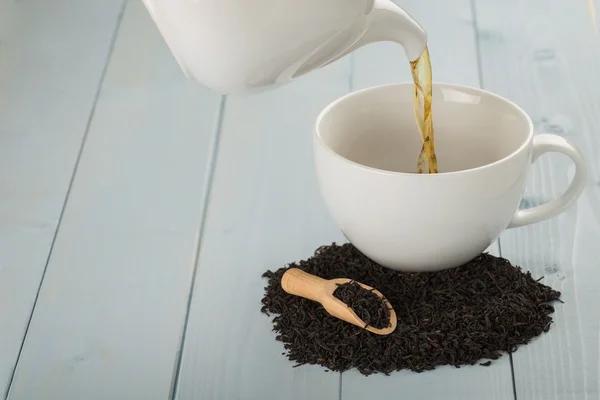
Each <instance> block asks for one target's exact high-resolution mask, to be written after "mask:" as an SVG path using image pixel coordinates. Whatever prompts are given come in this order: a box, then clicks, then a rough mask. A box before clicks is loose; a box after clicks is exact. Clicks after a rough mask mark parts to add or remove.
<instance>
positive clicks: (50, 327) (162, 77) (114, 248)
mask: <svg viewBox="0 0 600 400" xmlns="http://www.w3.org/2000/svg"><path fill="white" fill-rule="evenodd" d="M39 3H40V4H41V2H39ZM75 3H76V2H73V6H72V7H75V6H74V4H75ZM23 4H24V3H23ZM40 4H38V5H37V7H41V6H40ZM94 4H95V6H94V7H92V5H91V2H90V3H89V4H87V5H86V7H91V10H92V11H94V10H95V11H94V12H92V11H90V17H91V15H93V16H94V18H97V17H98V13H99V12H100V10H103V9H104V7H107V6H106V5H104V4H105V3H104V2H95V3H94ZM101 4H102V5H101ZM84 10H87V9H86V8H85V7H84V5H81V6H78V7H76V8H71V11H70V12H71V13H73V15H70V14H67V15H64V16H63V21H62V27H61V28H60V29H61V31H63V30H64V29H66V28H65V25H67V23H66V22H65V21H68V20H69V18H75V19H77V21H78V24H81V25H82V26H84V25H86V24H101V23H103V22H102V21H96V20H95V19H93V20H92V18H88V19H89V20H87V19H81V17H82V16H84V15H87V11H85V13H84ZM103 12H106V11H103ZM52 15H54V14H53V13H51V12H48V13H46V14H43V16H44V17H45V18H48V19H51V16H52ZM41 17H42V15H40V18H41ZM39 22H40V23H46V22H45V21H44V20H42V19H40V20H39ZM28 29H31V30H35V24H32V25H31V26H30V27H29V28H28ZM56 29H59V28H58V27H57V28H56ZM71 36H77V31H76V30H74V31H73V32H71ZM79 40H81V41H82V42H85V43H86V44H87V45H88V46H89V45H90V38H87V37H82V38H80V39H79ZM37 41H38V42H40V41H41V42H43V39H40V38H37ZM92 43H93V42H92ZM44 51H47V50H44ZM72 55H73V57H75V56H77V54H72ZM27 56H28V57H33V55H32V54H31V53H28V54H27ZM68 60H70V58H68V57H67V56H66V55H65V56H64V57H62V58H61V59H60V61H61V63H60V64H65V63H68ZM85 62H86V63H93V64H94V65H95V64H97V63H98V62H99V61H96V60H94V59H93V58H90V59H86V61H85ZM57 64H58V63H57ZM55 68H56V69H57V70H58V65H56V67H55ZM48 79H51V77H50V76H49V77H48ZM54 85H56V86H57V87H64V86H65V83H64V82H60V83H56V82H55V83H54ZM64 98H70V96H66V97H60V96H57V98H56V100H55V101H56V102H61V101H63V100H64ZM45 103H46V104H51V101H50V99H46V102H45ZM219 103H220V98H219V96H217V95H215V94H213V93H211V92H208V91H207V90H205V89H203V88H202V87H200V86H199V85H196V84H193V83H191V82H186V81H185V78H184V76H183V74H182V73H181V71H180V70H179V67H178V66H177V64H176V62H175V60H174V59H173V57H172V56H171V55H170V53H169V51H168V49H167V46H166V45H165V44H164V42H163V40H162V39H161V37H160V35H159V34H158V32H157V30H156V28H155V25H154V24H153V23H152V21H151V20H150V18H149V16H148V14H147V12H146V10H145V8H144V7H143V5H142V3H141V2H140V1H138V0H133V1H129V2H128V5H127V9H126V11H125V14H124V19H123V22H122V25H121V28H120V32H119V35H118V39H117V41H116V45H115V49H114V52H113V54H112V57H111V61H110V65H109V68H108V71H107V74H106V79H105V81H104V85H103V88H102V91H101V94H100V97H99V100H98V104H97V107H96V111H95V114H94V118H93V121H92V124H91V128H90V131H89V135H88V139H87V142H86V145H85V148H84V150H83V153H82V158H81V161H80V164H79V168H78V170H77V174H76V176H75V180H74V183H73V188H72V191H71V194H70V197H69V200H68V206H67V208H66V211H65V213H64V217H63V220H62V224H61V226H60V229H59V232H58V236H57V239H56V243H55V245H54V250H53V252H52V256H51V258H50V263H49V266H48V270H47V273H46V276H45V279H44V283H43V286H42V289H41V293H40V297H39V301H38V305H37V307H36V309H35V313H34V315H33V320H32V322H31V327H30V330H29V334H28V336H27V339H26V342H25V345H24V349H23V353H22V357H21V360H20V363H19V365H18V367H17V370H16V375H15V379H14V382H13V386H12V389H11V392H10V399H11V400H31V399H111V400H112V399H145V400H146V399H167V398H168V397H169V393H170V390H171V382H172V376H173V372H174V366H175V364H176V360H177V352H178V349H179V343H180V337H181V334H182V329H183V322H184V316H185V313H186V305H187V299H188V292H189V289H190V287H191V278H192V271H193V267H194V262H195V256H196V247H197V242H198V236H199V232H200V226H201V220H202V213H203V201H204V193H205V186H206V177H207V175H208V174H209V165H210V159H211V153H212V146H213V144H214V133H215V126H216V123H217V120H218V118H217V115H218V110H219ZM3 109H4V110H6V109H5V108H3ZM67 109H70V108H69V107H67ZM30 117H31V118H32V119H34V117H35V114H32V115H30ZM54 118H57V119H61V118H64V116H56V115H55V116H54ZM45 150H46V153H47V152H48V151H49V149H48V148H46V149H45ZM14 154H15V156H16V155H17V154H20V155H21V156H23V155H24V154H27V153H26V152H25V151H22V152H21V153H17V152H16V151H15V152H14ZM32 162H33V161H32ZM53 167H54V165H48V166H46V168H53ZM50 185H52V184H51V183H50Z"/></svg>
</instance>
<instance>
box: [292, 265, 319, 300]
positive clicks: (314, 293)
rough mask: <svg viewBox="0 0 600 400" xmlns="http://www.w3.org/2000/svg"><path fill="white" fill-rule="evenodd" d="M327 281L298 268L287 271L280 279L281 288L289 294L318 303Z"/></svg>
mask: <svg viewBox="0 0 600 400" xmlns="http://www.w3.org/2000/svg"><path fill="white" fill-rule="evenodd" d="M325 283H327V281H326V280H325V279H323V278H319V277H318V276H315V275H311V274H309V273H307V272H304V271H302V270H301V269H298V268H290V269H288V270H287V271H286V272H285V274H283V277H282V278H281V287H282V288H283V290H285V291H286V292H287V293H289V294H293V295H294V296H300V297H304V298H306V299H309V300H314V301H319V302H320V299H321V296H322V295H323V293H324V292H325Z"/></svg>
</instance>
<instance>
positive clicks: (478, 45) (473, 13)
mask: <svg viewBox="0 0 600 400" xmlns="http://www.w3.org/2000/svg"><path fill="white" fill-rule="evenodd" d="M470 1H471V18H472V20H473V33H474V34H475V57H476V58H477V77H478V79H479V87H480V88H482V89H483V87H484V83H483V63H482V61H481V60H482V57H481V40H480V38H479V20H478V18H477V6H476V4H475V2H476V1H477V0H470Z"/></svg>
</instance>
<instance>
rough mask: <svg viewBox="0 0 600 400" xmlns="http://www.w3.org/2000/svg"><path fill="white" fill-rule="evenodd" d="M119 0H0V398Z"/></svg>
mask: <svg viewBox="0 0 600 400" xmlns="http://www.w3.org/2000/svg"><path fill="white" fill-rule="evenodd" d="M122 3H123V1H122V0H103V1H102V2H101V3H99V2H96V1H88V0H83V1H82V0H79V1H76V0H55V1H51V2H48V1H45V0H30V1H22V2H16V1H13V0H0V171H2V172H1V173H0V396H3V395H4V392H5V390H6V387H7V385H8V382H9V381H10V378H11V375H12V370H13V368H14V365H15V363H16V361H17V357H18V354H19V350H20V348H21V342H22V339H23V335H24V334H25V330H26V328H27V324H28V321H29V317H30V315H31V312H32V308H33V305H34V301H35V297H36V293H37V291H38V288H39V285H40V281H41V279H42V275H43V272H44V267H45V265H46V260H47V258H48V254H49V251H50V248H51V246H52V241H53V238H54V234H55V231H56V227H57V224H58V221H59V219H60V215H61V210H62V208H63V203H64V201H65V197H66V193H67V190H68V187H69V183H70V180H71V177H72V174H73V170H74V168H75V164H76V160H77V157H78V154H79V150H80V147H81V144H82V140H83V138H84V134H85V132H86V128H87V123H88V120H89V118H90V115H91V113H92V110H93V108H94V104H95V100H96V94H97V91H98V88H99V84H100V79H101V76H102V73H103V70H104V66H105V63H106V59H107V57H108V54H109V49H110V45H111V42H112V37H113V33H114V31H115V28H116V25H117V22H118V18H119V14H120V12H121V10H122Z"/></svg>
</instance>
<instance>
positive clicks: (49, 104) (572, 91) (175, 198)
mask: <svg viewBox="0 0 600 400" xmlns="http://www.w3.org/2000/svg"><path fill="white" fill-rule="evenodd" d="M400 4H401V5H402V6H403V7H404V8H405V9H406V10H407V11H408V12H410V13H411V14H413V15H414V16H415V17H416V18H417V19H418V20H419V21H420V22H421V23H422V24H423V25H424V27H425V28H426V29H427V31H428V33H429V37H430V50H431V57H432V63H433V74H434V79H435V80H437V81H447V82H454V83H462V84H468V85H473V86H480V87H483V88H485V89H488V90H491V91H494V92H497V93H499V94H501V95H503V96H506V97H508V98H509V99H511V100H513V101H515V102H516V103H517V104H519V105H521V106H522V107H524V108H525V110H527V112H529V113H530V115H531V116H532V118H533V120H534V122H535V124H536V130H537V132H552V133H558V134H560V135H563V136H565V137H568V138H569V139H570V140H572V141H574V142H575V143H576V144H578V145H579V146H580V147H581V150H582V152H583V154H584V156H585V157H586V159H587V162H588V165H589V185H588V187H587V189H586V191H585V192H584V194H583V195H582V197H581V198H580V201H579V202H578V203H577V205H576V206H574V207H573V208H571V209H570V210H569V211H568V212H566V213H565V214H562V215H561V216H559V217H557V218H554V219H552V220H550V221H547V222H544V223H539V224H536V225H533V226H530V227H526V228H520V229H516V230H513V231H510V232H507V233H506V234H505V235H504V236H502V237H501V239H500V241H499V243H498V244H497V245H495V246H493V248H492V251H495V252H496V253H499V252H500V254H501V255H502V256H504V257H507V258H509V259H510V260H511V261H512V262H513V263H515V264H519V265H521V266H523V267H524V268H525V269H527V270H530V271H532V273H533V275H534V276H536V277H540V276H544V277H545V278H544V281H543V282H544V283H546V284H547V285H550V286H552V287H553V288H555V289H557V290H560V291H561V292H562V293H563V300H564V301H565V304H564V305H559V306H558V307H557V311H556V314H555V324H554V325H553V327H552V329H551V330H550V332H549V333H548V334H545V335H543V336H542V337H541V338H539V339H536V340H534V341H533V342H532V343H531V344H530V345H528V346H525V347H522V348H521V349H519V350H518V351H517V352H516V353H515V354H514V355H512V356H508V355H506V356H504V357H502V358H501V359H500V360H498V361H497V362H494V363H493V364H492V366H490V367H488V368H484V367H477V366H476V367H467V368H461V369H455V368H453V367H444V368H439V369H436V370H435V371H433V372H426V373H422V374H415V373H411V372H400V373H394V374H392V375H391V376H389V377H386V376H370V377H368V378H367V377H363V376H361V375H359V374H358V373H356V372H354V371H351V372H348V373H344V374H337V373H332V372H329V373H327V372H324V371H323V369H322V368H320V367H310V366H304V367H300V368H292V364H291V363H290V362H289V361H287V359H286V358H285V357H284V356H282V355H281V353H282V350H283V349H282V345H281V343H279V342H276V341H275V340H274V334H273V333H272V332H271V325H270V320H269V319H268V318H267V317H265V316H264V315H262V314H261V313H260V311H259V310H260V298H261V296H262V294H263V287H264V285H265V281H264V280H263V279H261V273H262V272H263V271H265V270H266V269H274V268H278V267H280V266H282V265H284V264H286V263H288V262H291V261H294V260H299V259H302V258H305V257H308V256H309V255H311V254H312V252H313V251H314V249H315V248H317V247H318V246H320V245H322V244H328V243H331V242H333V241H341V240H342V239H343V238H342V236H341V234H340V232H339V231H338V229H337V228H336V226H335V224H334V223H333V221H332V220H331V219H330V217H329V216H328V215H327V213H326V211H325V209H324V204H323V202H322V200H321V197H320V194H319V192H318V189H317V185H316V181H315V176H314V173H313V164H312V152H311V131H312V126H313V121H314V119H315V116H316V114H317V113H318V111H319V110H320V109H321V108H322V107H323V106H325V105H326V104H327V103H328V102H330V101H331V100H333V99H335V98H336V97H338V96H341V95H343V94H345V93H348V92H349V91H352V90H356V89H359V88H364V87H367V86H371V85H375V84H380V83H386V82H396V81H400V80H403V81H407V80H410V72H409V69H408V65H407V61H406V59H405V58H404V54H403V52H402V49H401V48H399V47H398V46H396V45H393V44H375V45H371V46H368V47H366V48H363V49H361V50H360V51H357V52H355V53H354V54H352V55H350V56H347V57H345V58H343V59H342V60H340V61H338V62H336V63H334V64H332V65H330V66H328V67H326V68H324V69H322V70H319V71H316V72H314V73H311V74H310V75H308V76H306V77H303V78H301V79H299V80H298V81H297V82H294V83H292V84H290V85H288V86H285V87H283V88H280V89H278V90H275V91H271V92H267V93H263V94H260V95H253V96H230V97H221V96H219V95H218V94H215V93H213V92H210V91H208V90H206V89H205V88H203V87H201V86H200V85H198V84H195V83H193V82H189V81H186V80H185V78H184V76H183V74H182V73H181V72H180V70H179V68H178V66H177V64H176V62H175V60H174V59H173V57H172V56H171V54H170V53H169V51H168V49H167V47H166V45H165V43H164V41H163V40H162V38H161V37H160V35H159V34H158V32H157V30H156V28H155V26H154V24H153V23H152V21H151V20H150V18H149V16H148V14H147V12H146V9H145V8H144V7H143V5H142V3H141V1H140V0H128V1H126V0H102V1H93V0H53V1H49V0H0V398H4V396H6V397H7V398H9V399H11V400H37V399H40V400H49V399H61V400H71V399H77V400H78V399H82V400H95V399H111V400H112V399H143V400H149V399H170V398H177V399H219V400H221V399H223V400H230V399H231V400H233V399H243V400H270V399H277V400H279V399H298V400H300V399H307V400H308V399H310V400H316V399H323V400H337V399H340V398H341V399H347V400H354V399H366V398H386V399H392V398H393V399H437V398H443V399H456V400H459V399H460V400H463V399H492V400H496V399H498V400H499V399H502V400H505V399H506V400H510V399H516V398H518V399H519V400H532V399H540V400H563V399H577V400H579V399H598V398H599V396H600V389H599V385H600V380H599V374H600V369H599V359H600V357H599V355H600V346H599V331H600V291H599V288H600V284H599V280H600V265H599V264H600V257H599V250H600V161H599V160H600V140H599V137H600V136H599V135H600V94H599V93H600V73H599V72H600V35H599V34H598V30H597V27H596V21H595V5H596V6H598V5H599V4H598V1H597V0H596V4H594V0H570V1H566V0H526V1H524V0H427V1H423V0H402V1H401V2H400ZM572 174H573V169H572V166H571V165H570V163H569V162H568V161H567V160H566V158H562V157H561V156H558V155H556V156H555V155H550V156H545V157H543V158H541V159H540V160H539V161H538V162H537V163H536V164H535V167H534V168H533V171H532V175H531V177H530V180H529V182H530V184H529V187H528V191H527V193H526V196H525V199H524V205H525V206H528V205H534V204H538V203H541V202H545V201H547V200H548V199H550V198H552V197H554V196H557V195H558V194H559V193H561V191H563V190H564V189H565V187H566V185H567V183H568V181H569V179H570V178H571V176H572Z"/></svg>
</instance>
